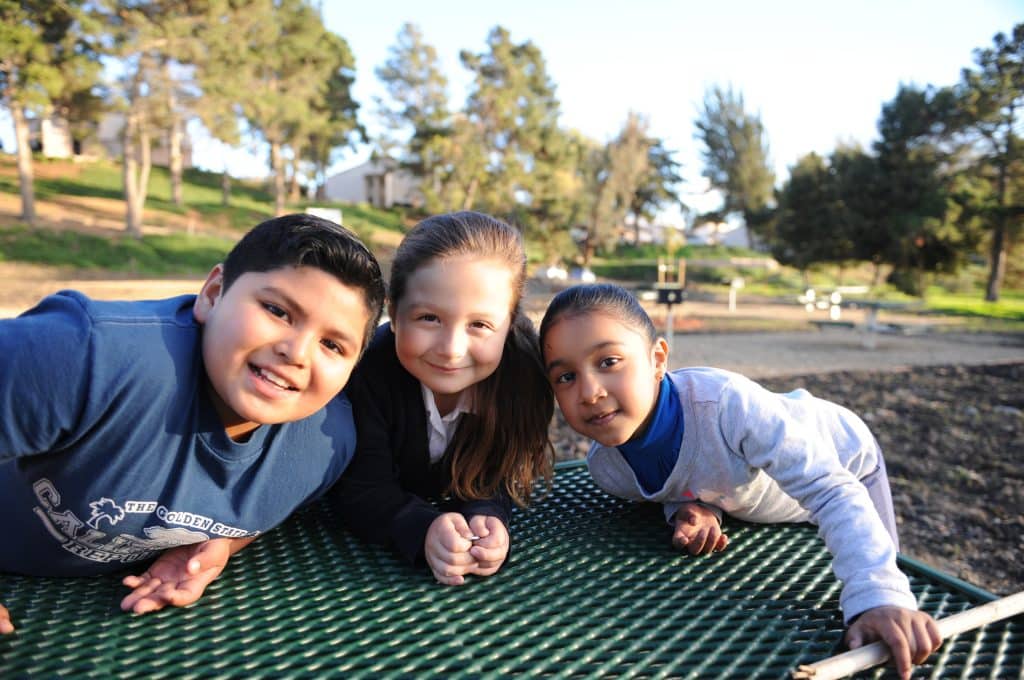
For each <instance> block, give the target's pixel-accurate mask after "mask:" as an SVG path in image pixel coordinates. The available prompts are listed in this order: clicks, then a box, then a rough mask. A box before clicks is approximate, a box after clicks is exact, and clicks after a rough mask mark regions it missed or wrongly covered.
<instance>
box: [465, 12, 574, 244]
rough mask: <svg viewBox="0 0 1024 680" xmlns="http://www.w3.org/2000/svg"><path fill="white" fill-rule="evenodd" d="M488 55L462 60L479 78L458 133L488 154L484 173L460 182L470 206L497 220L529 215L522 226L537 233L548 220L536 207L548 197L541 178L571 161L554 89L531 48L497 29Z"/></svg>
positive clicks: (489, 41)
mask: <svg viewBox="0 0 1024 680" xmlns="http://www.w3.org/2000/svg"><path fill="white" fill-rule="evenodd" d="M487 48H488V49H487V51H486V52H483V53H480V54H474V53H471V52H468V51H465V50H463V51H462V52H461V53H460V58H461V60H462V63H463V65H464V66H465V67H466V68H468V69H469V70H470V71H472V73H473V77H474V80H473V86H472V90H471V92H470V95H469V99H468V101H467V105H466V123H467V124H468V125H467V124H463V126H462V127H463V129H462V130H461V131H460V132H461V134H462V135H463V138H464V139H465V140H466V141H467V142H469V143H478V144H480V145H481V147H482V149H484V150H485V153H486V154H487V157H486V165H485V166H484V167H483V172H482V174H479V175H477V176H476V177H474V178H472V179H471V180H470V181H469V182H468V184H466V183H465V182H463V184H465V185H466V186H467V189H466V202H467V203H469V204H470V205H474V206H477V207H480V208H482V209H484V210H487V211H490V212H493V213H497V214H504V215H513V216H515V215H525V216H528V217H529V218H530V222H529V223H528V224H527V225H525V226H526V227H527V228H529V229H532V230H534V231H536V230H539V229H542V228H543V225H544V224H545V223H547V221H548V219H547V214H546V211H545V207H544V205H543V204H534V203H533V200H534V198H535V197H536V195H537V194H538V193H539V192H542V191H543V187H540V186H539V184H538V182H537V178H541V177H552V176H555V175H557V174H558V168H559V167H560V166H562V165H563V164H564V163H566V162H567V160H568V158H569V154H568V153H567V149H568V145H567V144H565V135H564V133H563V131H562V130H561V129H560V128H559V126H558V117H559V109H560V105H559V102H558V99H557V98H556V96H555V86H554V84H553V83H552V81H551V79H550V78H549V77H548V74H547V69H546V67H545V65H544V58H543V56H542V55H541V52H540V50H539V49H538V48H537V47H536V46H535V45H534V44H533V43H531V42H529V41H527V42H523V43H515V42H513V41H512V39H511V36H510V35H509V33H508V31H507V30H505V29H504V28H502V27H500V26H498V27H496V28H494V29H493V30H492V31H491V32H490V34H489V35H488V37H487ZM460 150H461V151H462V152H463V153H465V150H464V149H460ZM546 166H547V167H546Z"/></svg>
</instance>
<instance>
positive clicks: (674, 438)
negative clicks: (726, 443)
mask: <svg viewBox="0 0 1024 680" xmlns="http://www.w3.org/2000/svg"><path fill="white" fill-rule="evenodd" d="M682 443H683V409H682V407H681V405H680V403H679V395H678V394H676V390H675V388H674V387H673V385H672V381H670V380H669V378H668V375H666V376H665V377H664V378H662V379H661V384H660V386H659V389H658V401H657V403H656V404H655V405H654V414H653V416H652V417H651V422H650V424H649V425H648V426H647V429H646V430H645V431H644V432H643V433H642V434H640V435H638V436H636V437H634V438H633V439H630V440H629V441H628V442H626V443H625V444H622V445H621V446H619V451H620V452H621V453H622V455H623V457H624V458H625V459H626V462H627V463H629V467H631V468H633V472H634V474H636V478H637V480H638V481H639V482H640V486H641V487H642V488H643V490H644V491H645V492H646V493H654V492H656V491H658V490H660V489H661V488H662V487H663V486H665V482H666V481H667V480H668V478H669V475H671V474H672V469H673V468H674V467H675V466H676V459H677V458H678V457H679V447H680V446H681V445H682Z"/></svg>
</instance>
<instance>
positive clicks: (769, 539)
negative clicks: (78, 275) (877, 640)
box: [0, 465, 1024, 678]
mask: <svg viewBox="0 0 1024 680" xmlns="http://www.w3.org/2000/svg"><path fill="white" fill-rule="evenodd" d="M729 536H730V539H731V543H730V545H729V549H728V550H727V551H726V552H724V553H721V554H719V555H716V556H713V557H705V558H694V557H689V556H685V555H681V554H679V553H676V552H675V551H673V550H672V549H671V548H670V546H669V541H668V539H669V533H668V527H667V526H666V525H665V524H664V522H663V520H662V519H661V515H660V510H659V509H658V508H657V507H656V506H654V505H650V504H647V505H639V504H633V503H628V502H625V501H620V500H617V499H614V498H611V497H609V496H607V495H605V494H604V493H602V492H601V491H599V490H598V489H597V488H596V487H594V485H593V484H592V482H591V481H590V478H589V476H588V475H587V472H586V469H585V468H584V467H581V466H579V465H570V466H561V467H559V469H558V470H557V474H556V478H555V485H554V489H553V490H552V492H551V493H550V494H549V495H548V496H547V497H546V498H545V499H544V500H543V501H542V502H540V503H538V504H536V505H535V506H534V508H533V510H531V511H526V512H517V514H516V515H515V517H514V519H513V537H514V542H513V554H512V556H511V558H510V560H509V562H508V563H506V565H505V567H504V568H503V569H502V571H501V572H500V573H499V574H498V575H497V576H495V577H491V578H488V579H476V580H473V581H472V582H470V583H469V584H468V585H466V586H464V587H461V588H450V587H444V586H440V585H438V584H437V583H435V582H434V580H433V579H432V578H431V577H430V576H429V573H428V572H427V570H426V569H425V568H424V569H414V568H412V567H408V566H406V565H405V564H404V563H401V562H400V561H398V559H396V558H395V557H393V556H392V554H391V553H390V552H389V551H387V550H385V549H378V548H376V547H372V546H367V545H365V544H363V543H361V542H360V541H358V540H356V539H355V538H353V537H352V536H350V535H349V534H347V533H346V532H345V531H344V530H342V529H340V528H339V526H338V525H337V523H336V521H335V519H334V518H333V517H332V516H331V514H330V511H329V510H328V509H327V507H326V506H325V505H322V504H319V505H316V506H314V507H312V508H310V509H308V510H306V511H303V512H301V513H299V514H297V515H296V516H295V517H293V518H292V519H291V520H289V521H288V523H286V524H285V525H283V526H282V527H280V528H278V529H276V530H274V531H273V532H270V533H268V534H267V535H265V536H264V537H262V538H261V539H260V540H258V541H256V542H255V543H254V544H253V545H252V546H250V547H249V548H247V549H246V550H245V551H243V552H242V553H240V554H239V555H238V556H236V558H235V559H233V560H232V562H231V564H230V565H229V568H228V570H227V571H226V572H225V573H224V575H222V576H221V578H220V579H219V580H218V581H216V582H215V583H214V584H213V585H212V586H211V587H210V588H209V589H208V590H207V593H206V595H205V596H204V597H203V599H202V600H200V602H199V603H198V604H196V605H195V606H193V607H190V608H188V609H170V610H165V611H161V612H158V613H155V614H147V615H145V616H130V615H126V614H123V613H122V612H121V611H120V610H119V609H118V606H117V605H118V602H119V601H120V598H121V597H122V596H123V595H124V592H125V589H124V588H123V587H122V586H121V585H120V584H119V578H117V577H99V578H88V579H32V578H24V577H16V576H10V575H4V574H0V602H3V603H5V604H7V605H8V606H9V608H10V609H11V612H12V615H13V616H14V618H15V623H16V625H17V626H18V632H17V633H16V634H14V635H8V636H4V637H2V638H0V678H12V677H14V678H18V677H55V676H62V677H84V678H110V677H175V678H190V677H238V678H242V677H245V678H251V677H260V676H263V677H323V676H338V677H346V678H356V677H373V678H376V677H382V676H401V677H426V676H437V677H446V678H447V677H484V676H488V677H500V676H506V675H532V676H555V677H643V678H648V677H652V678H653V677H659V678H660V677H684V678H709V677H734V678H760V677H765V678H770V677H788V675H789V672H790V671H791V670H792V669H794V668H796V667H797V666H798V665H799V664H802V663H811V662H814V661H817V660H820V659H822V658H824V657H827V656H829V655H831V654H832V653H834V651H835V650H834V647H835V645H836V642H837V641H838V640H839V638H840V636H841V634H842V626H841V622H840V619H839V616H838V596H839V589H840V587H839V584H838V583H837V582H836V580H835V578H834V577H833V575H832V572H831V571H830V569H829V561H830V557H829V555H828V552H827V551H826V550H825V548H824V545H823V543H822V542H821V541H820V540H819V539H818V538H817V536H816V534H815V531H814V529H813V527H810V526H805V525H800V526H756V525H749V524H743V523H736V522H733V523H730V525H729ZM903 567H904V569H905V571H907V573H908V574H909V575H910V579H911V584H912V587H913V589H914V593H915V594H916V595H917V597H918V600H919V602H920V604H921V607H922V609H924V610H925V611H928V612H930V613H931V614H933V615H934V616H937V617H942V616H946V615H949V614H952V613H956V612H959V611H962V610H964V609H967V608H969V607H971V606H972V605H975V604H979V603H981V602H984V601H985V600H987V599H991V596H989V595H988V594H987V593H985V592H984V591H981V590H979V589H977V588H973V587H971V586H969V585H968V584H965V583H963V582H960V581H957V580H955V579H952V578H949V577H946V576H943V575H942V574H939V573H937V572H934V571H931V570H929V569H927V568H925V567H923V565H920V564H918V563H914V562H910V561H907V562H905V563H904V564H903ZM886 673H887V672H886V671H883V670H875V671H870V672H866V673H864V674H862V675H863V676H864V677H883V676H886ZM889 673H890V674H891V672H889ZM915 677H919V678H924V677H942V678H1020V677H1024V618H1022V617H1017V618H1015V619H1009V620H1006V621H1002V622H999V623H995V624H990V625H988V626H986V627H985V628H983V629H981V630H978V631H974V632H969V633H964V634H961V635H959V636H958V637H956V638H953V639H952V640H950V641H947V643H946V644H945V645H944V646H943V647H942V649H941V650H939V651H938V652H936V653H935V654H934V655H933V656H932V657H931V659H929V661H928V663H927V665H925V666H922V667H919V668H918V669H917V670H916V671H915Z"/></svg>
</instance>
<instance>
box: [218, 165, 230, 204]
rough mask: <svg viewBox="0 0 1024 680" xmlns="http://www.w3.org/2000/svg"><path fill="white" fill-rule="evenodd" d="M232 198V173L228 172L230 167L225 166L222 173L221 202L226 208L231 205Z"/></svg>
mask: <svg viewBox="0 0 1024 680" xmlns="http://www.w3.org/2000/svg"><path fill="white" fill-rule="evenodd" d="M230 198H231V175H229V174H228V169H227V168H224V172H222V173H221V175H220V204H221V205H222V206H224V207H225V208H226V207H228V205H230Z"/></svg>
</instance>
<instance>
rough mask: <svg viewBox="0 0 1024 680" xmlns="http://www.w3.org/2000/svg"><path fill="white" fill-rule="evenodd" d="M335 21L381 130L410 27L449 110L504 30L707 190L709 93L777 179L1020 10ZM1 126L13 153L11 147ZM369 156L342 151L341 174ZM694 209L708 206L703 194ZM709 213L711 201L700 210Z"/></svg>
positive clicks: (689, 6)
mask: <svg viewBox="0 0 1024 680" xmlns="http://www.w3.org/2000/svg"><path fill="white" fill-rule="evenodd" d="M320 6H321V10H322V13H323V18H324V22H325V24H326V25H327V27H328V28H329V29H331V30H333V31H334V32H336V33H338V34H339V35H341V36H342V37H344V38H345V39H346V40H347V41H348V43H349V45H350V46H351V48H352V51H353V52H354V54H355V56H356V60H357V70H358V74H357V80H356V84H355V92H354V94H355V97H356V99H357V100H358V101H360V102H361V103H362V105H363V109H362V113H361V115H362V118H363V121H364V123H365V124H367V125H368V127H369V128H370V129H371V131H372V130H373V129H374V128H375V123H376V122H375V117H374V115H373V109H374V104H373V101H372V97H373V96H374V95H380V94H382V93H383V88H382V87H381V86H380V83H379V82H378V81H377V79H376V77H375V76H374V73H373V70H374V68H375V67H376V66H378V65H380V64H381V63H382V62H383V61H384V60H385V59H386V58H387V55H388V49H389V48H390V46H392V45H393V44H394V43H395V40H396V35H397V33H398V31H399V28H400V27H401V25H402V23H404V22H406V21H409V22H412V23H415V24H417V25H418V26H419V27H420V28H421V30H422V31H423V33H424V36H425V39H426V40H427V41H428V42H429V43H431V44H433V45H434V46H435V47H436V48H437V49H438V50H439V52H440V56H441V59H442V66H443V68H444V70H445V73H446V75H447V76H448V79H449V82H450V93H451V96H452V105H453V108H458V107H460V106H461V105H462V103H463V102H464V100H465V95H466V92H467V88H468V84H469V76H468V72H467V71H466V70H465V69H463V68H462V66H461V64H460V63H459V59H458V54H459V51H460V50H462V49H468V50H471V51H474V52H481V51H483V50H484V46H485V39H486V36H487V34H488V32H489V31H490V29H491V28H492V27H493V26H495V25H498V24H500V25H502V26H504V27H505V28H507V29H508V30H509V31H510V32H511V35H512V39H513V40H515V41H517V42H522V41H526V40H530V41H532V42H533V43H534V44H535V45H537V46H538V47H539V48H540V50H541V52H542V53H543V55H544V58H545V61H546V64H547V69H548V74H549V75H550V77H551V79H552V80H553V81H554V82H555V84H556V86H557V94H558V97H559V100H560V101H561V106H562V124H563V125H564V126H566V127H572V128H576V129H578V130H580V131H582V132H584V133H585V134H587V135H589V136H591V137H593V138H594V139H597V140H599V141H607V140H609V139H611V138H612V137H613V136H614V135H615V134H616V133H617V131H618V130H619V128H620V127H621V125H622V123H623V122H624V121H625V119H626V116H627V114H628V113H629V111H631V110H632V111H637V112H639V113H643V114H646V115H647V116H649V119H650V124H651V131H652V133H653V134H655V135H657V136H659V137H661V138H663V139H664V140H665V141H666V143H667V146H668V148H670V149H674V150H676V151H677V159H678V160H680V161H681V162H682V163H683V164H684V174H685V176H686V177H687V179H688V180H689V181H688V182H687V185H688V186H687V189H688V190H689V191H692V192H697V193H699V192H700V191H701V181H700V158H699V145H698V143H697V142H696V140H694V138H693V132H694V125H693V121H694V119H695V117H696V115H697V111H698V106H699V105H700V103H701V101H702V98H703V94H704V91H705V89H706V88H707V87H709V86H711V85H714V84H722V85H730V84H731V85H732V86H733V87H734V88H735V89H738V90H739V91H741V92H742V93H743V95H744V97H745V100H746V103H747V107H748V109H750V110H752V111H758V112H760V114H761V117H762V121H763V123H764V125H765V128H766V131H767V135H768V142H769V147H770V150H771V158H772V162H773V164H774V166H775V168H776V172H777V173H778V174H779V175H780V176H783V175H784V174H785V173H786V169H787V168H788V167H789V166H790V165H792V164H794V163H795V162H796V160H797V159H798V158H799V157H800V156H801V155H803V154H805V153H808V152H811V151H817V152H819V153H828V152H830V151H831V150H832V149H834V148H835V146H836V144H837V143H839V142H844V143H847V142H857V143H860V144H862V145H864V146H867V145H868V144H870V142H871V140H872V139H874V137H875V132H876V130H875V125H876V122H877V120H878V116H879V113H880V111H881V106H882V104H883V103H884V102H886V101H888V100H890V99H892V97H893V96H894V95H895V94H896V91H897V88H898V87H899V84H900V83H914V84H917V85H926V84H934V85H949V84H953V83H954V82H956V81H957V80H958V79H959V75H960V70H961V69H962V68H963V67H965V66H970V65H971V63H972V61H971V60H972V50H973V49H975V48H978V47H987V46H990V45H991V44H992V36H993V35H995V34H996V33H997V32H1000V31H1002V32H1009V31H1010V30H1011V29H1012V28H1013V25H1014V24H1015V23H1017V22H1021V21H1024V3H1022V2H1021V1H1020V0H1015V1H1013V2H1011V1H1010V0H976V1H975V2H971V3H968V2H963V1H956V2H954V1H951V0H931V1H927V2H926V1H923V0H887V1H883V0H858V1H857V2H842V3H840V2H831V1H828V0H816V1H811V0H773V1H772V2H765V1H764V0H760V1H755V0H742V1H740V0H733V1H731V2H706V1H703V2H691V1H689V0H675V1H669V0H627V1H626V2H615V3H611V2H605V1H604V0H589V1H582V0H543V1H541V0H518V1H517V2H514V3H511V2H510V3H500V4H499V3H487V2H479V0H478V1H477V2H468V1H463V0H433V1H432V2H423V0H387V2H382V3H380V4H379V5H376V8H375V5H374V3H370V4H367V3H353V2H340V1H331V0H323V1H322V2H321V3H320ZM9 127H10V123H9V120H8V119H0V138H2V139H3V142H4V149H6V150H8V151H10V150H11V149H13V140H12V138H13V134H12V133H11V131H10V129H9ZM197 143H198V148H197V150H196V157H195V161H196V163H197V164H198V165H200V166H205V167H209V168H210V169H214V170H220V169H222V168H223V164H224V162H225V161H224V159H225V153H224V150H223V149H221V148H220V147H219V146H218V145H215V144H205V143H203V141H202V140H201V139H199V140H197ZM368 154H369V149H368V148H367V149H360V150H357V151H348V152H346V153H345V154H343V155H342V156H341V157H340V159H339V162H338V163H337V164H336V165H335V168H336V169H343V168H345V167H348V166H351V165H353V164H355V163H358V162H360V161H361V160H363V159H364V158H365V157H366V156H368ZM227 158H229V159H230V160H229V161H228V162H229V163H230V167H231V168H232V170H233V171H235V172H238V173H239V174H248V175H251V174H257V173H258V172H259V171H260V170H261V169H262V166H263V165H265V161H264V160H263V155H262V154H261V157H260V158H258V159H255V158H252V157H251V156H250V155H249V154H248V153H247V152H237V153H233V154H228V155H227ZM690 198H691V202H696V203H700V202H701V200H700V199H699V198H696V197H690ZM708 201H710V204H709V205H707V207H712V206H713V205H714V200H712V199H705V200H704V202H705V203H707V202H708Z"/></svg>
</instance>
